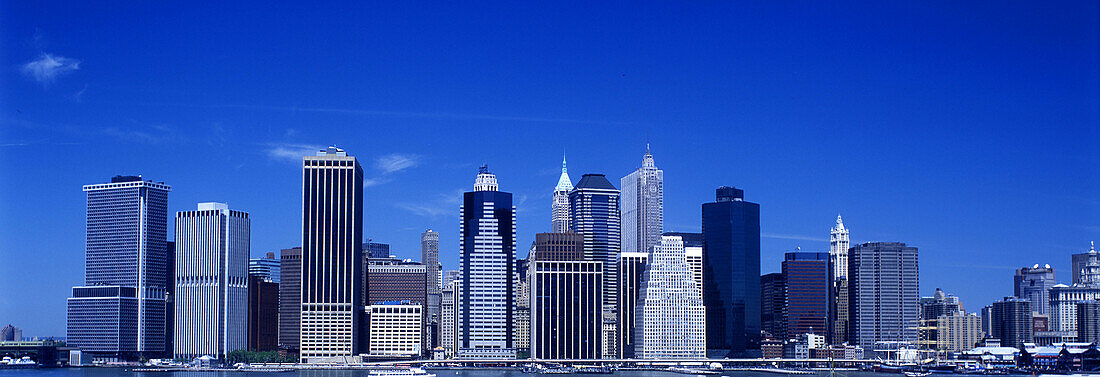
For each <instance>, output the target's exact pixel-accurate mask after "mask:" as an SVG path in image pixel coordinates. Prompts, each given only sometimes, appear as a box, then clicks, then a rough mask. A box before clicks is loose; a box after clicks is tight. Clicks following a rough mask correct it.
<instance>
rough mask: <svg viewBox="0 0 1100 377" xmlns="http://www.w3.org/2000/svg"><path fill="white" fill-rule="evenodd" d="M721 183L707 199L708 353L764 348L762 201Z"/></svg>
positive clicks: (705, 278) (739, 352) (740, 352)
mask: <svg viewBox="0 0 1100 377" xmlns="http://www.w3.org/2000/svg"><path fill="white" fill-rule="evenodd" d="M744 197H745V196H744V191H742V190H738V189H736V188H733V187H719V188H718V189H717V190H716V200H715V202H714V203H705V204H703V269H704V270H703V303H704V305H705V306H706V309H707V350H708V351H707V354H708V355H707V356H708V357H727V356H738V357H739V356H756V355H758V354H759V353H760V352H759V351H760V205H759V204H756V203H751V202H746V201H745V200H744Z"/></svg>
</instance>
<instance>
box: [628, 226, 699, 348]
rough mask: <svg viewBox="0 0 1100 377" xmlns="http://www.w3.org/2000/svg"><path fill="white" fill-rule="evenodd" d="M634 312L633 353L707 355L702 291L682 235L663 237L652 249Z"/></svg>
mask: <svg viewBox="0 0 1100 377" xmlns="http://www.w3.org/2000/svg"><path fill="white" fill-rule="evenodd" d="M635 315H636V316H637V318H635V320H634V322H635V328H634V331H635V335H634V339H635V345H634V357H636V358H640V359H683V358H702V357H706V343H707V342H706V328H705V323H706V322H705V317H704V316H705V314H704V309H703V294H702V292H701V291H699V287H698V285H696V283H695V280H694V279H693V278H692V276H691V271H690V269H689V268H688V264H687V256H686V254H685V253H684V241H683V240H682V239H681V238H680V237H679V236H663V237H661V243H660V244H659V245H657V246H655V247H653V249H652V251H651V252H650V255H649V266H648V268H646V270H645V273H644V274H643V275H642V287H641V291H640V293H639V294H638V309H637V311H636V312H635Z"/></svg>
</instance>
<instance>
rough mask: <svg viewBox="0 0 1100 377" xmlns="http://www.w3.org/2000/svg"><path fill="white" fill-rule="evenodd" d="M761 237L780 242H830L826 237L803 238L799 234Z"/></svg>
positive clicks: (761, 235)
mask: <svg viewBox="0 0 1100 377" xmlns="http://www.w3.org/2000/svg"><path fill="white" fill-rule="evenodd" d="M760 237H764V238H774V239H780V240H799V241H828V239H826V238H825V237H812V236H803V235H798V234H776V233H760Z"/></svg>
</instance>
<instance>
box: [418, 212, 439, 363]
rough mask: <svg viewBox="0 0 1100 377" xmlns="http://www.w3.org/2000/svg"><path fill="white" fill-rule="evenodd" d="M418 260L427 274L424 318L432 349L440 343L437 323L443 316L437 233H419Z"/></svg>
mask: <svg viewBox="0 0 1100 377" xmlns="http://www.w3.org/2000/svg"><path fill="white" fill-rule="evenodd" d="M420 260H421V261H422V262H424V269H425V272H426V273H427V285H426V286H427V288H428V294H427V296H428V297H427V298H428V305H427V308H426V309H427V315H426V316H425V318H426V319H427V321H428V322H427V323H426V324H425V327H427V328H428V329H430V330H431V331H430V332H431V334H430V335H431V336H430V337H429V338H428V344H429V345H430V346H431V347H432V348H434V347H436V346H438V345H439V342H440V339H439V321H440V316H442V315H443V314H442V313H443V312H442V306H441V305H442V302H443V301H442V300H443V265H441V264H440V263H439V232H436V231H434V230H431V229H428V230H426V231H424V233H420Z"/></svg>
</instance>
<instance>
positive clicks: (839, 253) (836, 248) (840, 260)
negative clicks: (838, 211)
mask: <svg viewBox="0 0 1100 377" xmlns="http://www.w3.org/2000/svg"><path fill="white" fill-rule="evenodd" d="M848 233H849V232H848V228H845V227H844V220H843V219H841V218H840V215H836V225H835V226H833V229H832V230H830V231H829V258H830V260H831V261H832V265H833V278H834V279H840V278H847V277H848Z"/></svg>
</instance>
